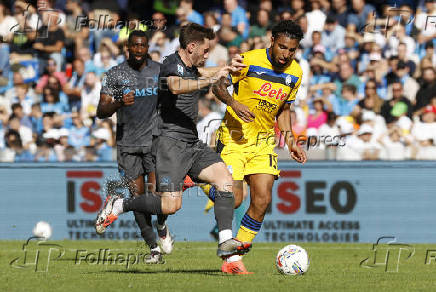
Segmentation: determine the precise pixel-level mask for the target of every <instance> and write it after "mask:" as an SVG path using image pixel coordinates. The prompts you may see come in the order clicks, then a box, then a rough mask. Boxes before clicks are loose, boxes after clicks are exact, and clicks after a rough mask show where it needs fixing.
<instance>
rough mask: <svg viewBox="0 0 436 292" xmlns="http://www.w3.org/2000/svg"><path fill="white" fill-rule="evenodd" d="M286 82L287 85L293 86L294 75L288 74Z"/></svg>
mask: <svg viewBox="0 0 436 292" xmlns="http://www.w3.org/2000/svg"><path fill="white" fill-rule="evenodd" d="M285 82H286V85H287V86H291V84H292V77H291V76H290V75H288V76H286V79H285Z"/></svg>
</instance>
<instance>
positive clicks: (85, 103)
mask: <svg viewBox="0 0 436 292" xmlns="http://www.w3.org/2000/svg"><path fill="white" fill-rule="evenodd" d="M100 89H101V83H100V81H99V80H98V78H97V76H95V73H94V72H88V73H86V77H85V83H84V86H83V90H82V110H81V113H82V117H83V118H88V117H90V118H92V117H95V115H96V111H97V105H98V101H99V99H100Z"/></svg>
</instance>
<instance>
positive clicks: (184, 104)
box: [96, 23, 251, 257]
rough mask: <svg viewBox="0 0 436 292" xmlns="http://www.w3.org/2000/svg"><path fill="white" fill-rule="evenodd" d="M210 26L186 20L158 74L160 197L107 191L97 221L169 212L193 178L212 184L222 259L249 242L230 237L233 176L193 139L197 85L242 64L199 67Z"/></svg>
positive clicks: (103, 225) (100, 225) (205, 52)
mask: <svg viewBox="0 0 436 292" xmlns="http://www.w3.org/2000/svg"><path fill="white" fill-rule="evenodd" d="M214 37H215V35H214V33H213V31H212V30H211V29H207V28H205V27H203V26H200V25H198V24H193V23H191V24H188V25H186V26H183V27H181V30H180V36H179V41H180V49H179V50H178V52H176V53H174V54H172V55H169V56H167V58H166V59H165V60H164V62H163V65H162V67H161V72H160V80H165V81H166V82H165V85H166V86H167V88H166V89H165V88H162V87H161V88H160V89H159V109H160V114H159V120H160V125H159V129H160V133H159V137H158V138H157V139H156V140H157V141H156V144H155V146H156V187H157V191H158V192H160V193H161V196H156V195H154V194H146V195H142V196H139V197H135V198H131V199H122V198H119V197H117V195H111V194H109V195H108V200H107V201H106V204H105V206H104V207H103V209H102V210H101V211H100V213H99V216H98V217H97V221H96V230H97V232H99V233H102V232H104V230H105V228H106V227H107V226H109V225H110V224H111V223H112V222H113V221H114V220H116V219H117V218H118V215H119V214H121V213H124V212H128V211H141V212H148V213H152V214H173V213H175V212H176V211H177V210H179V209H180V208H181V206H182V186H183V180H184V178H185V176H186V175H187V174H188V175H189V176H190V177H191V178H192V179H193V180H194V181H200V182H208V183H211V184H213V185H215V187H216V195H215V219H216V221H217V224H218V229H219V233H218V236H219V243H218V251H217V255H218V256H220V257H227V256H231V255H235V254H244V253H246V252H248V250H249V248H250V247H251V244H247V243H244V242H241V241H238V240H236V239H234V238H233V235H232V219H233V207H234V197H233V190H232V176H231V174H230V172H229V171H228V169H227V167H226V165H225V164H224V163H223V161H222V160H221V158H220V157H219V155H218V154H217V153H216V152H214V151H212V150H211V149H210V148H209V147H208V146H207V145H206V144H204V143H203V142H201V141H200V140H199V139H198V135H197V129H196V121H197V115H198V98H199V95H200V93H201V92H200V91H199V89H201V88H204V87H207V86H209V85H210V84H213V83H214V82H215V81H216V80H217V79H219V78H221V77H225V76H227V75H228V73H229V71H231V72H236V71H238V70H240V69H241V68H235V67H234V66H226V67H222V68H219V67H218V68H217V67H214V68H208V69H203V68H200V67H201V66H203V65H204V62H205V60H206V59H207V57H208V52H209V40H211V39H213V38H214Z"/></svg>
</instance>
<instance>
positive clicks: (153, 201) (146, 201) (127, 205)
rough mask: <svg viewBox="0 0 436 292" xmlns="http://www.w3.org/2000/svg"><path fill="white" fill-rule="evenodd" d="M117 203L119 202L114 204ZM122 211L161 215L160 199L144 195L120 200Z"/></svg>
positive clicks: (151, 195) (155, 196) (152, 195)
mask: <svg viewBox="0 0 436 292" xmlns="http://www.w3.org/2000/svg"><path fill="white" fill-rule="evenodd" d="M118 201H119V200H117V201H115V203H117V202H118ZM114 209H115V204H114ZM122 210H123V212H127V211H138V212H142V213H149V214H154V215H156V214H162V200H161V197H160V196H158V195H154V194H150V193H145V194H143V195H142V196H139V197H133V198H129V199H124V200H122ZM116 215H118V214H116Z"/></svg>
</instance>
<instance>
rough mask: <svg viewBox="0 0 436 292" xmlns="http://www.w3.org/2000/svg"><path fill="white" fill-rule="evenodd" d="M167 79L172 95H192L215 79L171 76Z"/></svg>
mask: <svg viewBox="0 0 436 292" xmlns="http://www.w3.org/2000/svg"><path fill="white" fill-rule="evenodd" d="M166 78H167V85H168V90H169V91H171V93H172V94H184V93H191V92H194V91H196V90H199V89H202V88H204V87H206V86H208V85H210V84H211V83H212V82H213V80H212V79H213V78H212V77H211V78H198V79H191V78H183V77H179V76H169V77H166Z"/></svg>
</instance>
